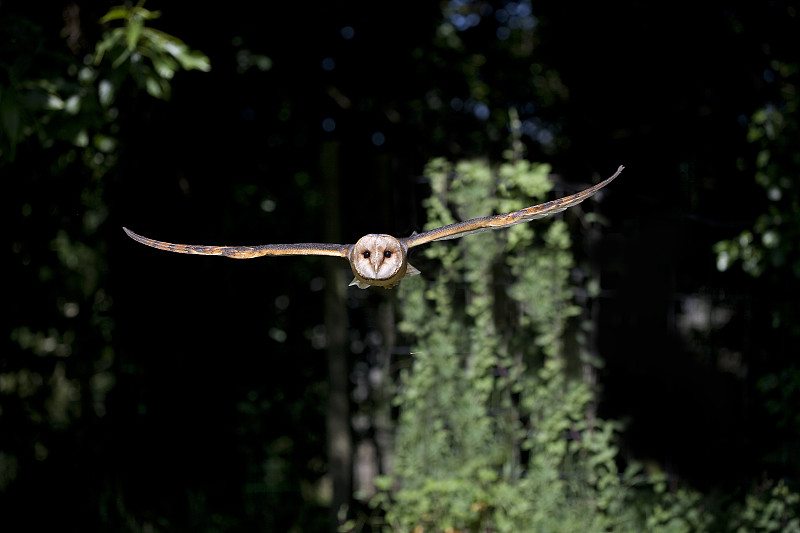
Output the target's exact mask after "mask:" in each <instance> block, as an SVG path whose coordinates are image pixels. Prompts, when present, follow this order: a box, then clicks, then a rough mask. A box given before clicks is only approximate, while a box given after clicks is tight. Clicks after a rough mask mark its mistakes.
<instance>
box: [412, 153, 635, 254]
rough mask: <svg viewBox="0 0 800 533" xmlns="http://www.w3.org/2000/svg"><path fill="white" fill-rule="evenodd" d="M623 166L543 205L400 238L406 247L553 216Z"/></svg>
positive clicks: (607, 181) (593, 189) (581, 197)
mask: <svg viewBox="0 0 800 533" xmlns="http://www.w3.org/2000/svg"><path fill="white" fill-rule="evenodd" d="M623 168H625V167H623V166H621V165H620V167H619V168H618V169H617V171H616V172H615V173H614V175H613V176H611V177H610V178H608V179H606V180H603V181H601V182H600V183H598V184H597V185H595V186H593V187H589V188H588V189H586V190H583V191H581V192H579V193H575V194H573V195H572V196H565V197H564V198H559V199H557V200H551V201H550V202H545V203H543V204H539V205H534V206H531V207H526V208H525V209H520V210H519V211H514V212H513V213H505V214H502V215H494V216H489V217H481V218H473V219H471V220H465V221H464V222H457V223H455V224H450V225H448V226H442V227H441V228H436V229H433V230H430V231H426V232H424V233H418V234H416V235H412V236H410V237H407V238H405V239H400V240H401V241H402V242H404V243H405V244H406V246H408V247H409V248H411V247H414V246H419V245H420V244H426V243H429V242H432V241H443V240H446V239H456V238H458V237H464V236H466V235H470V234H472V233H479V232H481V231H489V230H493V229H500V228H506V227H508V226H513V225H514V224H521V223H523V222H528V221H529V220H534V219H537V218H542V217H546V216H547V215H552V214H553V213H558V212H560V211H564V210H565V209H567V208H569V207H572V206H573V205H576V204H579V203H581V202H582V201H584V200H586V199H587V198H589V197H590V196H592V195H593V194H595V193H596V192H597V191H599V190H600V189H602V188H603V187H605V186H606V185H608V184H609V183H611V182H612V181H613V180H614V178H616V177H617V176H619V174H620V172H622V169H623Z"/></svg>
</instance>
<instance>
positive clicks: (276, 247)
mask: <svg viewBox="0 0 800 533" xmlns="http://www.w3.org/2000/svg"><path fill="white" fill-rule="evenodd" d="M122 229H124V230H125V233H127V234H128V237H130V238H131V239H133V240H135V241H137V242H140V243H142V244H145V245H147V246H152V247H153V248H158V249H159V250H166V251H168V252H177V253H179V254H199V255H221V256H223V257H232V258H234V259H251V258H253V257H263V256H265V255H329V256H334V257H344V258H347V252H348V250H349V248H350V245H346V244H325V243H318V242H311V243H298V244H263V245H260V246H204V245H193V244H174V243H171V242H164V241H156V240H153V239H148V238H147V237H143V236H141V235H137V234H136V233H134V232H132V231H131V230H129V229H128V228H122Z"/></svg>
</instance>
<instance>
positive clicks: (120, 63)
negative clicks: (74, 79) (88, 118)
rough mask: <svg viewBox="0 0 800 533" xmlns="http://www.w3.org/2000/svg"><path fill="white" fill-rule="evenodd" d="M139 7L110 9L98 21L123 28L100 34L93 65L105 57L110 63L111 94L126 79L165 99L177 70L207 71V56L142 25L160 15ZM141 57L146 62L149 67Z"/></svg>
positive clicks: (142, 3)
mask: <svg viewBox="0 0 800 533" xmlns="http://www.w3.org/2000/svg"><path fill="white" fill-rule="evenodd" d="M143 5H144V1H140V2H139V3H138V4H137V5H136V6H134V7H127V6H116V7H112V8H111V10H110V11H109V12H108V13H106V15H105V16H104V17H103V18H102V19H100V22H102V23H108V22H114V21H122V22H123V25H122V26H121V27H117V28H113V29H111V30H110V31H107V32H106V33H104V34H103V38H102V40H101V41H100V42H99V43H97V48H96V49H95V55H94V64H95V65H100V64H101V63H102V61H103V60H104V59H106V58H108V59H110V60H111V66H112V72H114V73H115V75H114V76H113V77H112V78H111V79H110V80H111V82H112V83H113V90H114V91H116V90H118V89H119V86H120V85H121V83H122V82H123V81H124V79H125V78H127V77H128V76H130V77H131V78H132V79H133V80H134V81H135V82H136V84H137V85H138V86H139V87H143V88H144V89H145V90H146V91H147V92H148V94H150V95H151V96H154V97H156V98H161V99H166V98H169V96H170V80H172V78H173V76H175V73H176V72H178V71H179V70H180V69H184V70H201V71H203V72H208V71H209V70H211V63H210V62H209V60H208V57H206V56H205V55H204V54H202V53H201V52H198V51H196V50H191V49H190V48H189V47H188V46H187V45H186V44H185V43H184V42H183V41H181V40H180V39H178V38H177V37H175V36H173V35H170V34H168V33H164V32H163V31H160V30H157V29H155V28H151V27H149V26H146V23H147V22H148V21H151V20H155V19H157V18H158V17H160V16H161V13H160V12H158V11H150V10H147V9H145V8H144V7H142V6H143ZM144 58H147V59H149V60H150V64H147V63H146V62H145V61H144ZM108 90H109V91H110V90H112V89H111V88H109V89H108ZM104 98H111V96H109V97H104Z"/></svg>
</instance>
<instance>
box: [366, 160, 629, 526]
mask: <svg viewBox="0 0 800 533" xmlns="http://www.w3.org/2000/svg"><path fill="white" fill-rule="evenodd" d="M548 171H549V168H548V167H547V166H546V165H532V164H530V163H528V162H526V161H517V162H508V163H505V164H503V165H501V166H500V167H499V168H498V169H496V170H494V169H491V168H490V167H489V166H488V165H487V164H486V163H484V162H480V161H462V162H459V163H457V164H456V165H455V166H453V165H451V164H450V163H448V162H446V161H444V160H435V161H433V162H431V163H430V164H429V165H428V168H427V171H426V175H427V176H429V177H430V179H431V182H432V188H433V194H432V196H431V198H430V199H429V200H428V201H427V203H426V207H427V209H428V224H429V225H430V226H431V227H433V226H439V225H442V224H447V223H450V222H453V216H452V215H451V210H452V211H455V212H456V213H457V215H458V217H459V218H467V217H471V216H476V215H479V214H485V213H488V212H506V211H511V210H515V209H520V208H522V207H525V206H527V205H531V204H533V203H535V202H537V201H541V200H542V199H543V198H544V195H545V193H546V192H547V191H548V190H549V188H550V182H549V180H548V178H547V175H548ZM569 248H570V238H569V233H568V231H567V229H566V224H565V223H564V222H563V221H561V220H551V221H549V223H548V222H544V223H537V224H522V225H518V226H514V227H511V228H509V230H508V231H498V232H487V233H483V234H480V235H474V236H470V237H468V238H465V239H460V240H458V241H454V242H453V243H452V244H451V245H441V246H431V247H429V248H427V249H426V252H425V255H426V256H427V257H428V258H429V259H435V260H437V261H439V262H440V263H441V270H440V271H439V272H438V273H436V274H435V275H431V276H425V277H419V278H416V279H411V280H408V281H406V282H404V286H403V288H402V289H401V312H402V316H403V320H402V322H401V323H400V329H401V331H402V332H403V333H405V334H407V335H410V336H412V337H413V338H414V339H415V345H416V347H415V351H414V361H413V367H412V369H411V370H410V371H409V372H407V373H406V374H405V375H404V376H403V380H402V386H401V389H400V394H399V396H398V398H397V404H398V405H399V406H400V408H401V415H400V420H399V425H398V430H397V442H396V457H395V473H394V475H393V476H391V477H385V478H382V479H380V480H379V483H378V486H379V488H381V489H382V491H381V492H380V494H379V495H378V496H377V498H376V500H375V502H374V503H375V504H377V505H380V506H381V507H382V508H383V509H384V510H385V512H386V522H387V526H386V529H387V530H392V531H410V530H414V528H421V529H420V530H422V529H424V530H426V531H428V530H434V531H442V530H444V531H450V530H452V531H539V530H541V531H576V530H581V529H589V530H592V531H602V530H607V529H610V528H615V530H616V529H618V528H624V527H627V526H628V525H632V524H634V523H635V521H636V519H637V516H636V515H635V513H634V512H633V511H632V509H631V508H630V507H628V506H626V505H625V503H626V498H627V486H628V485H629V484H630V483H632V482H633V477H632V476H633V472H634V470H630V471H628V472H627V473H620V472H619V470H618V467H617V463H616V460H617V448H616V447H615V444H614V440H615V433H616V430H617V429H618V428H617V424H615V423H613V422H610V421H604V420H600V419H598V418H597V417H595V416H594V415H593V410H592V404H593V393H592V390H591V389H590V388H589V387H588V386H587V385H586V384H584V383H582V382H581V381H579V380H575V379H571V378H569V377H568V376H567V372H566V369H565V367H566V360H567V357H568V354H566V353H565V351H564V343H563V336H564V331H565V328H566V324H567V321H568V320H569V319H570V318H571V317H574V316H576V315H577V314H578V312H579V310H578V309H577V308H576V307H575V306H574V305H573V304H572V290H571V287H570V284H569V270H570V268H572V266H573V259H572V255H571V253H570V250H569ZM426 280H430V281H426Z"/></svg>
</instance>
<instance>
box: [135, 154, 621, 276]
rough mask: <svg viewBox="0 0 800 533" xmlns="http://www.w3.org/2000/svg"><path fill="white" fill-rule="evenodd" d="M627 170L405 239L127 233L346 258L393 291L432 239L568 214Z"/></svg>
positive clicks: (226, 249)
mask: <svg viewBox="0 0 800 533" xmlns="http://www.w3.org/2000/svg"><path fill="white" fill-rule="evenodd" d="M623 168H624V167H622V166H620V167H619V168H618V169H617V171H616V172H615V173H614V175H613V176H611V177H610V178H608V179H606V180H604V181H601V182H600V183H598V184H597V185H595V186H593V187H589V188H588V189H586V190H583V191H581V192H579V193H576V194H573V195H571V196H566V197H564V198H559V199H557V200H551V201H549V202H545V203H543V204H539V205H534V206H531V207H526V208H525V209H520V210H519V211H514V212H512V213H504V214H502V215H494V216H488V217H481V218H473V219H471V220H465V221H464V222H457V223H455V224H450V225H447V226H442V227H440V228H436V229H432V230H430V231H425V232H423V233H415V234H413V235H411V236H410V237H406V238H402V239H398V238H395V237H392V236H391V235H382V234H369V235H364V236H363V237H361V238H360V239H358V242H356V243H355V244H326V243H300V244H263V245H259V246H203V245H191V244H173V243H170V242H163V241H156V240H153V239H148V238H147V237H142V236H141V235H137V234H136V233H134V232H132V231H131V230H129V229H128V228H122V229H124V230H125V233H127V234H128V236H129V237H130V238H132V239H133V240H135V241H138V242H140V243H142V244H146V245H147V246H152V247H153V248H158V249H159V250H167V251H169V252H178V253H181V254H199V255H221V256H224V257H232V258H234V259H250V258H253V257H262V256H265V255H329V256H334V257H343V258H345V259H347V261H348V262H349V263H350V268H351V269H352V271H353V274H354V275H355V278H353V281H352V282H351V283H350V285H351V286H352V285H355V286H357V287H358V288H359V289H366V288H368V287H370V286H376V287H383V288H385V289H391V288H393V287H395V286H397V284H398V283H400V280H402V279H403V278H404V277H406V276H415V275H417V274H419V270H417V269H416V268H414V267H413V266H412V265H411V264H409V262H408V257H407V256H408V249H409V248H413V247H414V246H419V245H421V244H427V243H429V242H432V241H443V240H446V239H456V238H458V237H464V236H465V235H470V234H473V233H478V232H481V231H488V230H493V229H500V228H507V227H509V226H513V225H515V224H520V223H522V222H528V221H529V220H534V219H537V218H542V217H546V216H547V215H550V214H553V213H558V212H560V211H564V210H565V209H567V208H569V207H572V206H573V205H576V204H579V203H580V202H582V201H584V200H585V199H587V198H589V197H590V196H592V195H593V194H595V193H596V192H597V191H599V190H600V189H602V188H603V187H605V186H606V185H608V184H609V183H611V181H612V180H613V179H614V178H616V177H617V176H619V174H620V172H622V169H623Z"/></svg>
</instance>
